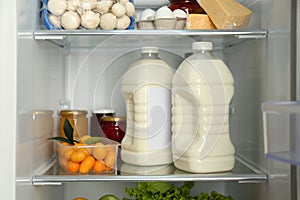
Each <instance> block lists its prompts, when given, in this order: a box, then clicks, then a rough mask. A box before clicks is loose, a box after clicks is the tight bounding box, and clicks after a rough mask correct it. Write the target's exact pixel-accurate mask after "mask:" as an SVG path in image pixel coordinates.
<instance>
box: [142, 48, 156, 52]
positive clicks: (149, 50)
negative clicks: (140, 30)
mask: <svg viewBox="0 0 300 200" xmlns="http://www.w3.org/2000/svg"><path fill="white" fill-rule="evenodd" d="M142 53H158V48H157V47H143V48H142Z"/></svg>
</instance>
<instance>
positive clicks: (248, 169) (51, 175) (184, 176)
mask: <svg viewBox="0 0 300 200" xmlns="http://www.w3.org/2000/svg"><path fill="white" fill-rule="evenodd" d="M123 165H124V164H123V163H120V166H121V167H120V170H118V171H117V173H116V174H103V175H70V174H67V173H66V172H64V171H63V169H61V168H60V167H59V166H58V164H57V162H53V163H51V165H50V167H49V168H48V170H46V171H44V172H41V173H39V174H37V175H35V176H33V177H32V182H33V184H34V185H61V184H63V183H65V182H105V181H118V182H120V181H123V182H136V181H200V182H201V181H237V182H239V183H260V182H266V181H267V179H268V178H267V175H266V174H265V173H264V172H262V171H261V170H259V169H258V168H256V167H254V166H252V165H251V164H249V163H248V162H246V161H244V160H242V159H241V158H239V157H236V163H235V166H234V169H233V170H232V171H229V172H223V173H211V174H191V173H187V172H184V171H181V170H178V169H176V168H175V167H174V166H173V165H168V166H165V167H162V168H160V169H159V170H155V171H149V168H148V171H147V172H145V171H144V172H143V171H142V170H141V169H139V167H136V166H135V168H134V167H133V168H128V166H127V167H126V171H123V170H122V169H124V168H123V167H124V166H123ZM128 169H130V170H128ZM134 169H135V170H134ZM133 171H135V172H133Z"/></svg>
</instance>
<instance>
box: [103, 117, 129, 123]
mask: <svg viewBox="0 0 300 200" xmlns="http://www.w3.org/2000/svg"><path fill="white" fill-rule="evenodd" d="M101 121H102V122H124V121H126V117H111V116H107V117H103V118H101Z"/></svg>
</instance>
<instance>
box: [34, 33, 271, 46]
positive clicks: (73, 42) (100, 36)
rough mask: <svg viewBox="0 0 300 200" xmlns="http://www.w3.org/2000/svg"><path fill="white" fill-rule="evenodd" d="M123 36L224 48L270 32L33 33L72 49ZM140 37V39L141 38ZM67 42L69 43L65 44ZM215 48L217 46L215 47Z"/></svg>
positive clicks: (260, 37)
mask: <svg viewBox="0 0 300 200" xmlns="http://www.w3.org/2000/svg"><path fill="white" fill-rule="evenodd" d="M116 35H121V36H124V37H125V36H134V37H137V36H139V37H143V36H155V37H177V36H186V37H191V38H192V39H194V40H196V41H204V40H205V41H207V40H208V41H212V42H214V43H221V44H222V46H223V47H224V48H225V47H229V46H232V45H234V44H236V43H238V42H241V41H243V40H247V39H262V38H266V37H267V35H268V31H267V30H265V29H258V30H112V31H105V30H100V31H99V30H84V31H80V30H75V31H65V30H51V31H49V30H38V31H34V32H33V37H34V39H35V40H49V41H55V43H56V44H58V45H59V46H61V47H63V46H65V45H66V44H67V43H69V44H70V47H94V46H95V45H97V44H98V43H99V42H101V41H104V40H105V39H106V38H108V37H112V36H116ZM139 37H138V38H139ZM65 41H67V42H65ZM214 46H215V45H214Z"/></svg>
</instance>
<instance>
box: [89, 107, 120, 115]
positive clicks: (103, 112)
mask: <svg viewBox="0 0 300 200" xmlns="http://www.w3.org/2000/svg"><path fill="white" fill-rule="evenodd" d="M91 112H92V113H93V114H108V113H112V114H114V113H116V110H115V109H111V108H104V109H95V110H92V111H91Z"/></svg>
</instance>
